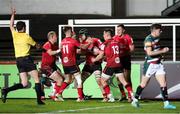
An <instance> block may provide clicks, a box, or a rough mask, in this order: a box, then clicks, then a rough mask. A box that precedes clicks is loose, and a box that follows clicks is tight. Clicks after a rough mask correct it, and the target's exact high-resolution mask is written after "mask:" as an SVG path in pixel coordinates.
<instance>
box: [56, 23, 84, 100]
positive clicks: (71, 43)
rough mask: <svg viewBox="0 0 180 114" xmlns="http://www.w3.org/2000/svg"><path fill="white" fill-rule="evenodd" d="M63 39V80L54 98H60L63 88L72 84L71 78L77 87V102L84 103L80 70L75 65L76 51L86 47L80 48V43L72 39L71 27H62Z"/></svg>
mask: <svg viewBox="0 0 180 114" xmlns="http://www.w3.org/2000/svg"><path fill="white" fill-rule="evenodd" d="M64 33H65V38H64V39H63V40H62V41H61V47H62V48H61V60H62V66H63V69H64V73H65V80H64V82H63V83H62V85H61V87H60V89H59V92H57V94H56V96H58V97H62V92H63V91H64V90H65V88H66V87H67V86H68V85H69V84H70V83H71V82H72V78H73V77H74V79H75V80H76V82H77V84H78V86H77V91H78V99H77V102H81V101H84V94H83V90H82V79H81V73H80V69H79V67H78V66H77V63H76V54H77V49H80V48H84V47H86V46H81V45H80V43H79V42H78V41H77V40H76V39H74V38H72V33H73V32H72V27H70V26H67V27H64Z"/></svg>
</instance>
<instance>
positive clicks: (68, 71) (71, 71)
mask: <svg viewBox="0 0 180 114" xmlns="http://www.w3.org/2000/svg"><path fill="white" fill-rule="evenodd" d="M63 69H64V74H74V73H77V72H80V69H79V67H78V66H77V65H73V66H63Z"/></svg>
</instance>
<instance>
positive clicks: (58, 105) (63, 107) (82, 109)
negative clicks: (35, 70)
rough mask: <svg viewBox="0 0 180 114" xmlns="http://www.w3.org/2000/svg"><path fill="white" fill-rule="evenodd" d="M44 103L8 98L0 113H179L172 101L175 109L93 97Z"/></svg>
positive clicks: (144, 102)
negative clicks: (138, 105) (133, 105)
mask: <svg viewBox="0 0 180 114" xmlns="http://www.w3.org/2000/svg"><path fill="white" fill-rule="evenodd" d="M45 103H46V105H44V106H38V105H37V104H36V102H35V99H8V100H7V102H6V103H2V102H0V113H14V112H16V113H35V112H36V113H58V112H59V113H176V114H177V113H179V112H180V108H179V107H180V103H179V102H178V101H173V102H172V103H173V104H174V105H176V106H177V109H175V110H165V109H163V108H162V107H163V103H162V102H161V101H149V100H148V101H141V108H134V107H132V106H131V104H130V103H127V102H124V103H120V102H115V103H102V102H101V100H99V99H93V100H89V101H85V102H81V103H77V102H76V100H72V99H65V101H64V102H53V101H51V100H49V99H47V100H46V101H45Z"/></svg>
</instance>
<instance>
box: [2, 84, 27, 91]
mask: <svg viewBox="0 0 180 114" xmlns="http://www.w3.org/2000/svg"><path fill="white" fill-rule="evenodd" d="M22 88H24V87H23V85H22V84H21V83H18V84H15V85H13V86H11V87H9V88H6V89H5V90H6V92H10V91H14V90H17V89H22Z"/></svg>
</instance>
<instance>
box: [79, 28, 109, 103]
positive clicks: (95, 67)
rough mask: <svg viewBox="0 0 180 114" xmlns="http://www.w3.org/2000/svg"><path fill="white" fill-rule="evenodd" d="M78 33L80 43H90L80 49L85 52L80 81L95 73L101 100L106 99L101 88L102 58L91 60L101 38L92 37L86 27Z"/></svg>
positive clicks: (99, 44)
mask: <svg viewBox="0 0 180 114" xmlns="http://www.w3.org/2000/svg"><path fill="white" fill-rule="evenodd" d="M79 34H80V36H81V37H80V41H81V44H82V45H83V44H87V43H88V42H90V43H91V44H90V45H89V47H87V49H82V51H81V52H82V53H84V54H85V56H86V63H85V65H84V67H83V69H82V83H84V82H85V81H86V79H87V78H89V76H91V75H92V74H94V75H95V79H96V82H97V84H98V86H99V88H100V90H101V92H102V95H103V97H104V99H103V101H106V100H107V98H106V94H105V92H104V90H103V87H102V84H101V74H102V66H101V64H102V60H99V61H96V62H93V61H92V60H93V59H94V58H95V57H96V56H98V55H99V54H96V51H95V50H99V49H100V46H101V44H102V42H101V40H100V39H99V38H93V37H91V35H90V34H89V33H88V30H87V29H86V28H83V29H81V30H80V31H79Z"/></svg>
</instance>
